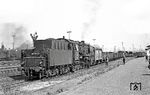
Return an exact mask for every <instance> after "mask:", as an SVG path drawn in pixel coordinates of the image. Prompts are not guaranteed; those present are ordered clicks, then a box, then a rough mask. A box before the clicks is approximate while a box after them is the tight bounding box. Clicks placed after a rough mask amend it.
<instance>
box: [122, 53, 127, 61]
mask: <svg viewBox="0 0 150 95" xmlns="http://www.w3.org/2000/svg"><path fill="white" fill-rule="evenodd" d="M122 61H123V64H125V62H126V56H125V53H123V60H122Z"/></svg>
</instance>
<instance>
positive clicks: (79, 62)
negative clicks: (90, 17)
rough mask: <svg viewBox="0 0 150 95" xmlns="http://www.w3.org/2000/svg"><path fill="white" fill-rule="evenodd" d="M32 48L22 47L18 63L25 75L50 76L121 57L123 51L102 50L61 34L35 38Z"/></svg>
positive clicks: (30, 76) (31, 76)
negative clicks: (19, 62)
mask: <svg viewBox="0 0 150 95" xmlns="http://www.w3.org/2000/svg"><path fill="white" fill-rule="evenodd" d="M33 44H34V48H33V49H24V50H21V61H22V64H21V67H22V71H23V73H24V75H25V77H26V79H27V80H28V79H33V78H35V77H36V78H39V79H41V78H43V77H52V76H56V75H61V74H64V73H67V72H74V71H76V70H79V69H82V68H89V67H90V66H92V65H97V64H100V63H102V62H105V60H106V56H108V57H109V60H114V59H117V58H121V57H122V56H123V53H122V52H118V53H113V52H103V51H102V49H101V48H98V47H94V46H91V45H89V44H87V43H85V42H84V41H74V40H69V39H65V38H64V37H63V38H58V39H53V38H49V39H45V40H34V41H33Z"/></svg>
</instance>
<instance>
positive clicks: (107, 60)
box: [106, 56, 109, 66]
mask: <svg viewBox="0 0 150 95" xmlns="http://www.w3.org/2000/svg"><path fill="white" fill-rule="evenodd" d="M108 62H109V58H108V56H106V66H108Z"/></svg>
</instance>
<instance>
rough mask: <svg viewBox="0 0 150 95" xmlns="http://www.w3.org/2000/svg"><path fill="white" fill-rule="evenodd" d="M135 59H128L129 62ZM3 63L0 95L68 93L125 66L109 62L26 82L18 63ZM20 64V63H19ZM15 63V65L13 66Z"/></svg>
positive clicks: (120, 63) (0, 77) (117, 62)
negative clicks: (116, 68)
mask: <svg viewBox="0 0 150 95" xmlns="http://www.w3.org/2000/svg"><path fill="white" fill-rule="evenodd" d="M132 59H134V57H128V58H127V61H129V60H132ZM14 62H15V64H14V63H13V62H8V63H7V64H6V62H1V66H0V68H1V69H0V95H5V94H6V95H56V94H59V93H61V92H64V91H67V90H69V89H71V88H73V87H76V86H80V84H82V83H84V82H86V81H88V80H90V79H92V78H94V77H96V76H98V75H100V74H103V73H105V72H107V71H109V70H111V69H113V68H115V67H118V66H119V65H123V63H122V59H117V60H114V61H111V62H109V65H108V66H106V65H105V63H101V64H99V65H95V66H92V67H90V68H88V69H87V68H86V69H80V70H78V71H75V72H74V73H71V72H69V73H67V74H63V75H61V76H55V77H49V78H43V79H42V80H32V81H25V80H24V77H23V76H22V75H21V72H20V71H18V67H20V65H19V62H18V61H14ZM17 62H18V63H17ZM12 63H13V64H12Z"/></svg>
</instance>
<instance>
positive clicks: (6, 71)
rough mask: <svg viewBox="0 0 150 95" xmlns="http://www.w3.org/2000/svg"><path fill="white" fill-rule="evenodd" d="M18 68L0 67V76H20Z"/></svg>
mask: <svg viewBox="0 0 150 95" xmlns="http://www.w3.org/2000/svg"><path fill="white" fill-rule="evenodd" d="M19 67H20V66H19V65H18V66H5V67H3V66H1V67H0V76H1V77H4V76H15V75H21V72H20V71H19V70H18V68H19Z"/></svg>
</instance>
